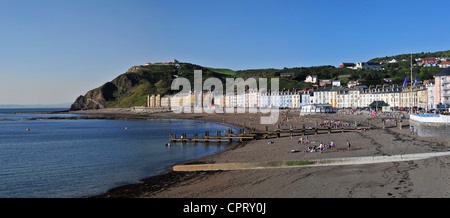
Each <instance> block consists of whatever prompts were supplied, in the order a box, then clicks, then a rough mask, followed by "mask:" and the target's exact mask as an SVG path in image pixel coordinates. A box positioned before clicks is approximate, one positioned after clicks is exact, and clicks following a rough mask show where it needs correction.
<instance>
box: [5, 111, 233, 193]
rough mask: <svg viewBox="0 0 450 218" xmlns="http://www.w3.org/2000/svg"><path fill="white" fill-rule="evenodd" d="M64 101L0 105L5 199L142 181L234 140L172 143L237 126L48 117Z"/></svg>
mask: <svg viewBox="0 0 450 218" xmlns="http://www.w3.org/2000/svg"><path fill="white" fill-rule="evenodd" d="M62 110H65V109H64V108H46V109H45V108H44V109H42V108H39V109H36V108H35V109H33V108H27V109H0V198H85V197H90V196H94V195H98V194H102V193H104V192H106V191H107V190H109V189H112V188H114V187H118V186H122V185H127V184H133V183H139V182H140V180H141V179H144V178H148V177H151V176H155V175H158V174H162V173H165V172H167V171H168V170H170V169H171V167H172V166H173V165H176V164H178V163H182V162H186V161H189V160H194V159H198V158H201V157H204V156H208V155H212V154H215V153H217V152H220V151H222V150H224V149H225V148H226V147H227V146H228V145H229V144H228V143H218V142H217V143H211V142H210V143H201V142H198V143H193V142H192V143H181V142H180V143H171V144H170V146H167V145H166V144H167V143H169V131H172V133H177V135H178V137H179V136H181V133H186V135H187V137H192V136H193V134H195V133H196V134H198V135H199V137H201V136H202V135H204V133H205V131H209V132H210V134H211V135H215V133H216V132H217V131H221V132H222V133H224V132H226V131H228V129H233V131H234V132H237V131H239V130H238V129H237V128H235V127H233V126H228V125H223V124H220V123H212V122H200V121H194V120H130V119H128V120H108V119H48V118H49V117H57V116H59V117H65V116H67V117H72V116H80V115H78V114H46V113H45V112H51V111H62Z"/></svg>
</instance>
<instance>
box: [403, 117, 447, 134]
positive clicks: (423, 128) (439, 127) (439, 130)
mask: <svg viewBox="0 0 450 218" xmlns="http://www.w3.org/2000/svg"><path fill="white" fill-rule="evenodd" d="M409 125H410V126H411V127H412V129H413V131H414V133H415V134H417V135H418V136H421V137H430V136H448V135H450V123H431V122H418V121H415V120H412V119H411V120H410V121H409Z"/></svg>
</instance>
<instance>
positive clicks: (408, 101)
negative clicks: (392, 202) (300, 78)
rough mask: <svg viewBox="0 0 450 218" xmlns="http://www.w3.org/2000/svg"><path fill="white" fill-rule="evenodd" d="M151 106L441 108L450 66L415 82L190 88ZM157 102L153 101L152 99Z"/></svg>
mask: <svg viewBox="0 0 450 218" xmlns="http://www.w3.org/2000/svg"><path fill="white" fill-rule="evenodd" d="M148 99H149V104H148V105H149V106H152V105H154V106H157V107H159V106H161V107H169V108H170V107H171V106H185V107H225V108H293V109H300V108H302V107H303V106H306V105H312V104H326V105H330V106H331V107H333V108H364V107H369V106H370V105H371V104H373V103H374V102H380V104H383V105H388V106H389V107H391V108H392V107H396V108H402V107H405V108H411V107H417V108H423V109H426V110H428V109H433V108H439V106H440V105H450V67H449V68H446V69H445V70H444V71H442V72H441V73H439V74H438V75H436V76H435V79H434V81H430V82H427V83H425V84H420V85H416V86H413V87H411V86H409V85H405V86H398V85H377V86H369V87H367V86H355V87H352V88H345V87H319V88H317V89H309V90H295V89H293V90H282V91H278V90H275V91H274V90H272V91H271V90H258V89H249V90H247V91H245V92H242V93H236V92H232V93H225V94H222V93H219V92H215V91H213V92H209V91H208V92H193V91H191V92H189V93H186V94H185V95H181V94H176V95H166V96H163V97H161V96H159V95H158V96H155V95H153V96H151V97H149V98H148ZM151 102H154V103H151Z"/></svg>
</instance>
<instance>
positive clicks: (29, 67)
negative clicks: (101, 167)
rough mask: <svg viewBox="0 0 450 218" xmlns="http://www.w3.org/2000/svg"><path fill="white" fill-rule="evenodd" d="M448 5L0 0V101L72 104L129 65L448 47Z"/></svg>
mask: <svg viewBox="0 0 450 218" xmlns="http://www.w3.org/2000/svg"><path fill="white" fill-rule="evenodd" d="M448 8H450V2H449V1H446V0H436V1H413V0H409V1H406V0H398V1H396V0H389V1H387V0H364V1H361V0H359V1H354V0H341V1H335V0H314V1H312V0H308V1H306V0H285V1H283V0H220V1H219V0H172V1H167V0H164V1H162V0H161V1H160V0H0V39H1V40H0V75H1V77H0V105H4V104H59V103H72V102H73V101H74V100H75V99H76V97H78V96H79V95H84V94H85V93H86V92H87V91H89V90H91V89H94V88H97V87H99V86H101V85H103V84H104V83H106V82H108V81H111V80H113V79H114V78H115V77H117V76H118V75H120V74H122V73H124V72H126V71H127V70H128V69H129V68H131V67H132V66H136V65H143V64H145V63H147V62H152V63H154V62H164V61H171V60H172V59H174V58H176V59H177V60H179V61H181V62H189V63H194V64H198V65H201V66H205V67H216V68H228V69H233V70H244V69H261V68H284V67H310V66H320V65H333V66H338V65H339V64H340V63H341V62H360V61H368V60H370V59H372V58H375V57H385V56H390V55H397V54H406V53H411V52H413V53H416V52H436V51H445V50H450V40H448V39H449V38H450V28H448V25H449V24H448V15H447V12H448Z"/></svg>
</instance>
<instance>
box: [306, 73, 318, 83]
mask: <svg viewBox="0 0 450 218" xmlns="http://www.w3.org/2000/svg"><path fill="white" fill-rule="evenodd" d="M305 83H317V76H316V75H312V76H311V75H308V76H307V77H306V79H305Z"/></svg>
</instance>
